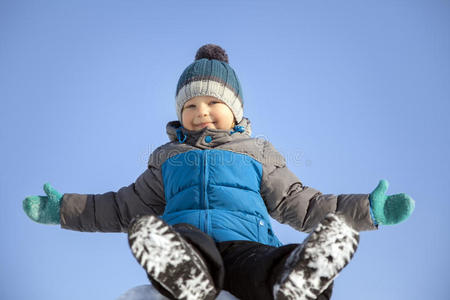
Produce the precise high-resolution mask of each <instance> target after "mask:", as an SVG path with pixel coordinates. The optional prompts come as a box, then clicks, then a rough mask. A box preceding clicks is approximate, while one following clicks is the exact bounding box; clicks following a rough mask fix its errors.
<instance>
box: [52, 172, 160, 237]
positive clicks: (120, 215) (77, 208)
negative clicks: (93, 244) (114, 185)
mask: <svg viewBox="0 0 450 300" xmlns="http://www.w3.org/2000/svg"><path fill="white" fill-rule="evenodd" d="M164 208H165V200H164V191H163V184H162V182H161V175H160V170H159V169H158V168H155V167H152V166H149V167H148V168H147V170H146V171H145V172H144V173H142V175H140V176H139V177H138V178H137V180H136V182H135V183H132V184H130V185H129V186H126V187H123V188H121V189H119V191H117V192H108V193H104V194H96V195H94V194H64V196H63V199H62V201H61V227H62V228H64V229H71V230H77V231H103V232H125V231H126V230H127V228H128V224H129V223H130V221H131V220H132V219H133V217H135V216H136V215H146V214H156V215H161V214H162V213H163V212H164Z"/></svg>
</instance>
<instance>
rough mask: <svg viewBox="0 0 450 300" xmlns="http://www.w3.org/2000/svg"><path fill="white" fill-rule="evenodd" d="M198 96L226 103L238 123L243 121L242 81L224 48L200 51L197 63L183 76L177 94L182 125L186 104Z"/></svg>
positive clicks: (177, 107) (196, 56)
mask: <svg viewBox="0 0 450 300" xmlns="http://www.w3.org/2000/svg"><path fill="white" fill-rule="evenodd" d="M197 96H212V97H215V98H217V99H220V100H222V101H223V102H224V103H225V104H226V105H228V107H229V108H230V109H231V111H232V112H233V115H234V117H235V119H236V122H237V123H239V122H240V121H241V120H242V117H243V113H244V110H243V96H242V88H241V84H240V82H239V79H238V77H237V75H236V73H235V72H234V70H233V69H232V68H231V67H230V65H229V64H228V55H227V54H226V52H225V50H224V49H222V48H221V47H220V46H217V45H214V44H206V45H204V46H202V47H200V48H199V49H198V51H197V53H196V55H195V61H194V62H193V63H192V64H190V65H189V66H188V67H187V68H186V69H185V70H184V71H183V73H182V74H181V76H180V79H179V80H178V84H177V91H176V96H175V99H176V111H177V116H178V120H179V121H180V122H181V121H182V120H181V112H182V110H183V106H184V104H185V103H186V102H187V101H188V100H189V99H192V98H194V97H197Z"/></svg>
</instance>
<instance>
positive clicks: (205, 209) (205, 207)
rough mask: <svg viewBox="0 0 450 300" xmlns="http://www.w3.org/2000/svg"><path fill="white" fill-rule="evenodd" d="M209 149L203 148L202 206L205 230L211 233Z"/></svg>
mask: <svg viewBox="0 0 450 300" xmlns="http://www.w3.org/2000/svg"><path fill="white" fill-rule="evenodd" d="M207 151H208V150H203V155H202V156H203V186H202V192H203V197H202V202H203V203H202V206H203V207H202V208H203V213H204V219H203V222H204V223H203V232H205V233H206V234H209V230H208V194H207V188H206V182H207V178H206V176H207V172H206V169H207V166H206V165H207V162H208V159H207V157H208V153H207Z"/></svg>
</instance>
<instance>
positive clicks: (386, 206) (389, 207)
mask: <svg viewBox="0 0 450 300" xmlns="http://www.w3.org/2000/svg"><path fill="white" fill-rule="evenodd" d="M388 186H389V183H388V182H387V180H384V179H382V180H380V183H378V186H377V187H376V188H375V190H373V192H372V193H371V194H370V196H369V201H370V208H371V209H372V213H373V216H372V217H373V218H374V220H375V222H376V223H377V224H380V225H394V224H398V223H400V222H403V221H404V220H406V219H407V218H408V217H409V216H410V215H411V214H412V212H413V210H414V206H415V203H414V200H413V199H412V198H411V197H410V196H408V195H406V194H403V193H402V194H396V195H391V196H387V195H386V191H387V189H388Z"/></svg>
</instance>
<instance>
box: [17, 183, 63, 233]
mask: <svg viewBox="0 0 450 300" xmlns="http://www.w3.org/2000/svg"><path fill="white" fill-rule="evenodd" d="M44 191H45V193H46V194H47V196H29V197H26V198H25V200H23V210H24V211H25V213H26V214H27V215H28V217H30V219H31V220H33V221H35V222H38V223H42V224H60V215H59V211H60V205H61V204H60V203H61V199H62V197H63V195H62V194H60V193H59V192H58V191H57V190H55V189H54V188H53V187H52V186H51V185H50V183H46V184H44Z"/></svg>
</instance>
